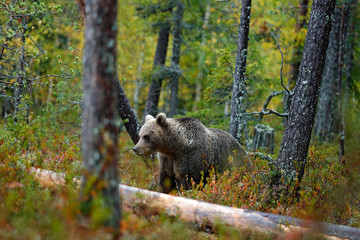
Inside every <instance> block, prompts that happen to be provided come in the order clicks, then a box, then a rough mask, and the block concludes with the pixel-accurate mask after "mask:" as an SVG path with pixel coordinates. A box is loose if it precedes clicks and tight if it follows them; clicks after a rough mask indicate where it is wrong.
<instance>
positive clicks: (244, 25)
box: [229, 0, 251, 142]
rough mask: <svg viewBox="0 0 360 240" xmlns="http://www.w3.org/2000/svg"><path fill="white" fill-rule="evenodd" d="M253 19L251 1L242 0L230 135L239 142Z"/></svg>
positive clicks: (245, 97) (244, 105) (244, 107)
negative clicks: (250, 28) (250, 27)
mask: <svg viewBox="0 0 360 240" xmlns="http://www.w3.org/2000/svg"><path fill="white" fill-rule="evenodd" d="M250 17H251V0H242V7H241V18H240V26H239V37H238V48H237V53H236V63H235V73H234V83H233V90H232V96H231V110H230V128H229V133H230V134H231V135H232V136H233V137H234V138H235V139H236V140H237V141H238V142H240V141H241V138H242V137H241V134H242V132H243V131H244V129H245V128H246V126H245V125H246V120H245V119H244V115H243V113H245V111H246V99H247V92H246V86H245V71H246V59H247V47H248V40H249V26H250Z"/></svg>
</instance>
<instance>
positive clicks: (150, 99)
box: [143, 21, 170, 120]
mask: <svg viewBox="0 0 360 240" xmlns="http://www.w3.org/2000/svg"><path fill="white" fill-rule="evenodd" d="M169 34H170V22H169V21H166V22H164V23H163V25H162V26H161V28H160V32H159V36H158V40H157V45H156V52H155V57H154V67H153V71H156V70H157V69H158V68H161V67H162V66H164V65H165V61H166V52H167V49H168V44H169ZM161 84H162V78H161V77H159V76H158V74H156V73H154V74H153V76H152V81H151V84H150V88H149V92H148V96H147V100H146V105H145V112H144V116H143V120H144V119H145V116H146V115H148V114H150V115H153V116H155V115H156V114H157V113H158V105H159V98H160V92H161Z"/></svg>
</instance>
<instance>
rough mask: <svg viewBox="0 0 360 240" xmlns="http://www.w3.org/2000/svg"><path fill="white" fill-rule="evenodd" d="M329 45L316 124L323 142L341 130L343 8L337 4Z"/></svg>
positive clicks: (317, 132)
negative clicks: (340, 75)
mask: <svg viewBox="0 0 360 240" xmlns="http://www.w3.org/2000/svg"><path fill="white" fill-rule="evenodd" d="M332 19H333V22H332V26H331V32H330V39H329V46H328V49H327V53H326V60H325V66H324V71H323V75H322V81H321V88H320V95H319V103H318V105H317V112H316V117H315V124H314V134H315V135H316V136H317V137H319V139H320V141H321V142H325V141H333V140H334V135H336V134H338V132H339V117H340V115H339V108H338V107H339V105H338V103H339V99H340V98H339V97H340V92H339V89H340V85H339V84H340V83H341V82H340V81H339V68H340V65H339V63H340V62H339V58H340V57H341V56H340V47H341V46H340V42H341V39H340V38H341V8H340V3H338V4H336V7H335V10H334V14H333V15H332Z"/></svg>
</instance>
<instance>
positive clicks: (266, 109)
mask: <svg viewBox="0 0 360 240" xmlns="http://www.w3.org/2000/svg"><path fill="white" fill-rule="evenodd" d="M255 114H262V115H269V114H275V115H277V116H279V117H287V116H288V115H289V114H288V113H279V112H277V111H275V110H272V109H269V108H265V109H261V111H259V112H250V113H243V115H255Z"/></svg>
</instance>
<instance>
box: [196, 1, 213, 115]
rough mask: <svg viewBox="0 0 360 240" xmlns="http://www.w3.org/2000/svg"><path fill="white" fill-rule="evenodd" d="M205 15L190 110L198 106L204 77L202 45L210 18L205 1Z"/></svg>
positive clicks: (208, 5)
mask: <svg viewBox="0 0 360 240" xmlns="http://www.w3.org/2000/svg"><path fill="white" fill-rule="evenodd" d="M205 5H206V7H205V16H204V23H203V27H202V31H201V42H200V53H199V61H198V74H197V76H196V80H195V81H196V83H195V99H194V104H193V107H192V111H193V112H195V111H196V110H197V108H198V105H199V103H200V101H201V87H202V78H203V77H204V70H203V68H204V63H205V58H206V56H205V51H204V47H205V44H206V29H207V27H208V25H209V18H210V4H208V3H207V2H206V1H205Z"/></svg>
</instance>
